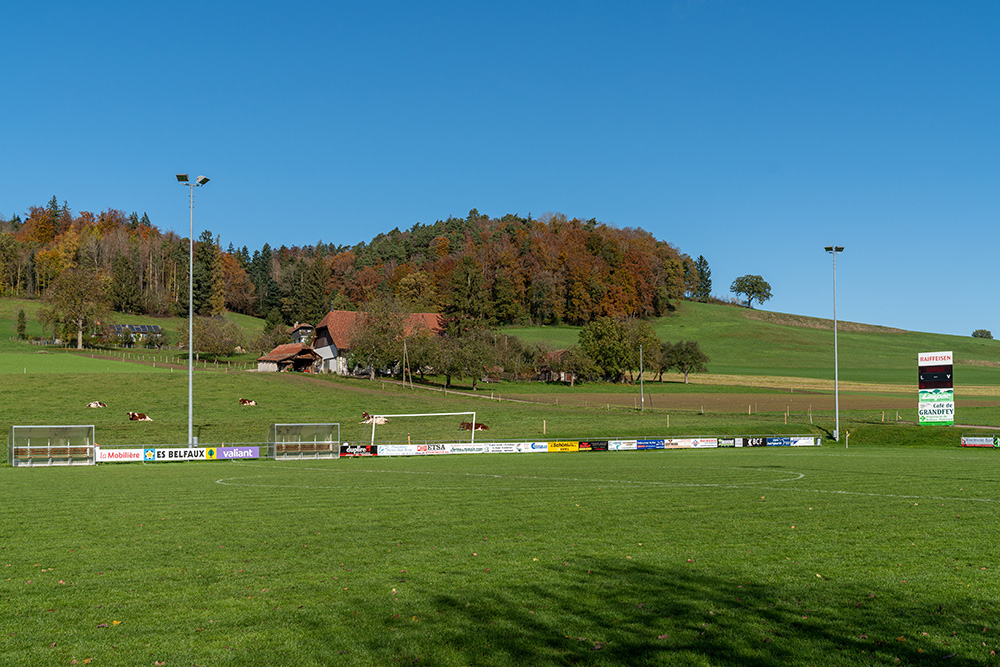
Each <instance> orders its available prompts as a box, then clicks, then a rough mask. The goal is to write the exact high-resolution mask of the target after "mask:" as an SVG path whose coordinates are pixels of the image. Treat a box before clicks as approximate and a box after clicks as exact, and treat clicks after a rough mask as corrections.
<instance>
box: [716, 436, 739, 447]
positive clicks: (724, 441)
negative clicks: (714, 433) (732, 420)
mask: <svg viewBox="0 0 1000 667" xmlns="http://www.w3.org/2000/svg"><path fill="white" fill-rule="evenodd" d="M737 440H739V441H740V444H738V445H737V444H736V441H737ZM742 446H743V439H742V438H719V447H742Z"/></svg>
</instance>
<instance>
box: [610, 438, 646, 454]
mask: <svg viewBox="0 0 1000 667" xmlns="http://www.w3.org/2000/svg"><path fill="white" fill-rule="evenodd" d="M638 448H639V444H638V443H637V442H636V441H635V440H609V441H608V449H610V450H611V451H614V452H624V451H633V450H636V449H638Z"/></svg>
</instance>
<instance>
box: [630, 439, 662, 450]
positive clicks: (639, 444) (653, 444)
mask: <svg viewBox="0 0 1000 667" xmlns="http://www.w3.org/2000/svg"><path fill="white" fill-rule="evenodd" d="M666 444H667V441H666V440H638V441H636V449H640V450H642V449H663V448H664V447H665V446H666Z"/></svg>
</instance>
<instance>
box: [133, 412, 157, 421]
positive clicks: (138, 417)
mask: <svg viewBox="0 0 1000 667" xmlns="http://www.w3.org/2000/svg"><path fill="white" fill-rule="evenodd" d="M128 418H129V419H131V420H132V421H134V422H151V421H153V419H152V418H151V417H149V416H147V415H146V413H144V412H129V413H128Z"/></svg>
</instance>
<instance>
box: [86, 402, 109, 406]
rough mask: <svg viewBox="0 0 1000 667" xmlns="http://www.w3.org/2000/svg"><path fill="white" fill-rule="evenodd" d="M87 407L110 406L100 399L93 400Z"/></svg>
mask: <svg viewBox="0 0 1000 667" xmlns="http://www.w3.org/2000/svg"><path fill="white" fill-rule="evenodd" d="M87 407H88V408H106V407H108V406H107V404H106V403H102V402H100V401H91V402H90V403H87Z"/></svg>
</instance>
